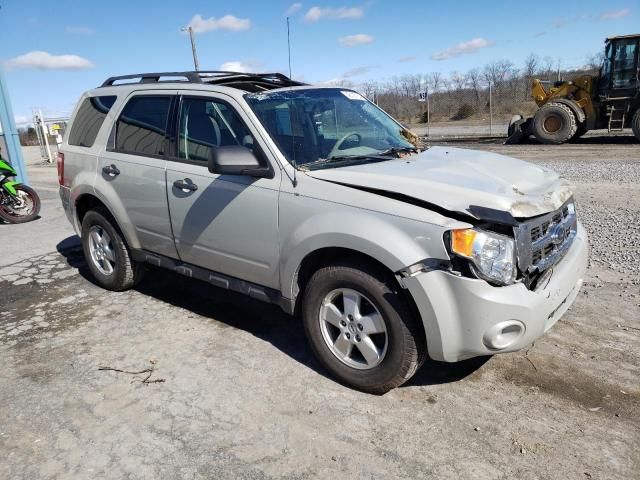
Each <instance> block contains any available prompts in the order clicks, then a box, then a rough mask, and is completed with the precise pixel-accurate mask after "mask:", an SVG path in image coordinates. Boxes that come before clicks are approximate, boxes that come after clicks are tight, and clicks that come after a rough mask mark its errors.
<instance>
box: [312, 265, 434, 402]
mask: <svg viewBox="0 0 640 480" xmlns="http://www.w3.org/2000/svg"><path fill="white" fill-rule="evenodd" d="M334 292H341V293H338V294H337V296H336V297H333V298H337V300H332V301H329V302H328V301H327V299H328V298H332V296H333V295H336V294H335V293H334ZM345 292H348V293H345ZM353 292H355V293H353ZM355 294H359V295H361V302H360V304H359V305H360V308H359V311H360V312H361V314H362V317H359V316H358V315H356V318H355V320H352V323H348V322H349V319H348V318H347V311H349V309H348V308H347V307H346V305H347V303H346V299H345V296H352V295H355ZM340 296H342V300H340ZM333 301H335V302H336V304H338V305H339V304H340V302H341V301H342V304H343V308H342V310H343V311H342V315H343V316H342V317H341V318H342V319H343V320H341V323H342V322H343V321H344V323H345V324H346V325H345V326H344V327H343V328H344V330H340V329H339V327H335V326H330V328H331V330H332V331H333V332H334V333H337V336H336V337H335V338H336V339H338V338H340V340H341V341H343V342H344V341H346V340H344V338H343V337H347V336H349V335H348V333H349V331H351V333H352V336H351V338H352V339H354V340H353V341H352V350H351V352H352V353H351V356H352V357H353V359H350V360H344V359H341V358H339V356H338V354H336V353H334V351H332V348H335V345H337V343H333V342H332V341H331V340H325V338H327V335H328V333H330V332H328V331H327V330H328V328H326V327H323V324H326V325H327V326H328V325H329V322H325V321H324V320H323V317H322V316H321V314H322V313H323V312H324V311H325V309H326V308H327V307H326V305H333V306H335V304H333ZM337 309H338V311H340V308H339V307H337ZM373 310H375V311H377V313H379V316H376V315H375V312H374V311H373ZM415 310H416V309H415V307H414V306H413V305H412V303H410V302H409V300H408V299H407V298H406V297H405V296H404V293H403V292H402V291H401V289H400V287H399V286H398V285H397V283H396V281H395V279H394V278H393V276H391V275H390V274H388V273H387V272H385V271H383V270H382V269H380V268H375V267H372V266H371V265H369V264H367V263H353V262H347V261H345V262H341V263H337V264H335V265H332V266H327V267H324V268H321V269H320V270H318V271H317V272H316V273H315V274H314V275H313V276H312V277H311V279H310V280H309V283H308V284H307V287H306V289H305V292H304V297H303V302H302V317H303V323H304V329H305V332H306V335H307V338H308V340H309V343H310V344H311V348H312V350H313V352H314V353H315V355H316V357H317V358H318V360H319V361H320V363H321V364H322V365H323V366H324V367H325V368H326V369H327V370H328V371H329V372H330V373H331V374H332V375H333V376H334V377H335V378H336V379H338V381H340V382H342V383H344V384H346V385H349V386H351V387H353V388H356V389H358V390H361V391H364V392H368V393H373V394H383V393H386V392H387V391H389V390H391V389H393V388H395V387H397V386H399V385H402V384H403V383H404V382H406V381H407V380H409V379H410V378H411V377H412V376H413V375H414V373H415V372H416V371H417V370H418V368H419V367H420V366H421V365H422V363H424V360H425V359H426V356H427V347H426V340H425V336H424V330H423V327H422V325H421V323H420V322H419V316H418V314H417V312H416V311H415ZM376 317H377V318H378V319H382V321H383V322H384V328H385V329H386V332H385V333H384V335H385V337H383V336H382V334H380V333H377V334H373V333H372V334H371V335H370V336H367V335H366V333H367V330H368V329H369V327H366V328H365V330H364V331H361V330H362V327H361V325H358V322H359V321H360V320H361V319H362V320H363V323H365V320H366V319H373V318H376ZM365 324H366V323H365ZM380 325H382V324H380ZM351 327H354V328H353V329H352V330H349V329H350V328H351ZM360 333H362V337H360V336H359V334H360ZM374 337H375V342H377V343H376V345H377V346H378V347H379V348H378V351H379V352H380V353H381V355H380V357H381V360H379V363H378V364H377V365H374V362H372V363H371V365H374V366H368V365H364V364H363V362H362V360H364V362H365V363H368V361H367V360H366V359H365V356H364V355H363V354H362V353H361V352H364V351H369V353H370V349H368V348H367V349H362V348H364V346H365V345H370V344H371V343H372V342H374V340H372V339H373V338H374ZM331 338H332V337H331ZM358 338H361V340H362V342H361V343H356V342H359V341H360V340H357V339H358ZM383 338H385V339H386V341H384V342H383ZM383 343H384V344H385V347H384V348H383V347H382V345H383ZM331 344H333V345H334V347H331V346H330V345H331ZM358 357H361V358H358ZM346 361H349V362H351V363H353V364H347V363H345V362H346ZM354 365H357V366H354Z"/></svg>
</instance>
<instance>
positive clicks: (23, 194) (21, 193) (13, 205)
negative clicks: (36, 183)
mask: <svg viewBox="0 0 640 480" xmlns="http://www.w3.org/2000/svg"><path fill="white" fill-rule="evenodd" d="M14 188H15V189H16V196H15V197H9V196H8V195H6V196H5V198H6V199H7V202H6V203H1V204H0V218H2V220H4V221H5V222H8V223H25V222H30V221H31V220H33V219H35V218H37V217H38V214H39V213H40V197H39V196H38V194H37V193H36V191H35V190H34V189H33V188H31V187H27V186H26V185H15V186H14Z"/></svg>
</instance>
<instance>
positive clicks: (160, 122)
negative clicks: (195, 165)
mask: <svg viewBox="0 0 640 480" xmlns="http://www.w3.org/2000/svg"><path fill="white" fill-rule="evenodd" d="M170 105H171V97H168V96H156V95H153V96H151V95H148V96H147V95H144V96H143V95H139V96H135V97H133V98H131V100H129V102H128V103H127V105H126V106H125V107H124V110H123V111H122V113H121V114H120V118H118V122H117V123H116V141H115V150H116V151H118V152H123V153H133V154H139V155H164V154H165V152H166V137H165V132H166V129H167V118H168V116H169V106H170Z"/></svg>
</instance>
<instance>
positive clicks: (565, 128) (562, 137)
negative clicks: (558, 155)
mask: <svg viewBox="0 0 640 480" xmlns="http://www.w3.org/2000/svg"><path fill="white" fill-rule="evenodd" d="M531 130H532V133H533V135H534V136H535V137H536V139H537V140H538V141H540V142H541V143H546V144H550V145H560V144H561V143H565V142H568V141H569V140H571V138H573V136H574V135H575V134H576V132H577V131H578V124H577V122H576V116H575V114H574V113H573V111H571V109H570V108H569V107H567V106H566V105H565V104H563V103H555V102H552V103H547V104H546V105H543V106H542V107H540V109H539V110H538V111H537V112H536V114H535V115H534V116H533V123H532V125H531Z"/></svg>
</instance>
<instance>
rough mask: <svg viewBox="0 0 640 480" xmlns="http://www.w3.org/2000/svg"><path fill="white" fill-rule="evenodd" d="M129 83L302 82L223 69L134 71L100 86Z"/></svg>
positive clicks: (274, 74)
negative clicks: (123, 81)
mask: <svg viewBox="0 0 640 480" xmlns="http://www.w3.org/2000/svg"><path fill="white" fill-rule="evenodd" d="M167 77H173V78H172V79H171V80H162V78H167ZM176 77H177V78H183V79H184V80H176V79H175V78H176ZM134 79H139V80H138V81H137V82H127V84H131V83H161V82H185V83H226V82H229V81H233V82H265V83H269V84H273V85H279V84H281V85H282V86H297V85H304V83H301V82H297V81H295V80H291V79H290V78H289V77H287V76H286V75H283V74H282V73H277V72H275V73H245V72H229V71H224V70H200V71H197V72H196V71H189V72H154V73H134V74H131V75H120V76H117V77H109V78H107V79H106V80H105V81H104V82H103V83H102V85H100V86H101V87H110V86H113V85H114V84H115V83H116V82H118V81H120V80H134Z"/></svg>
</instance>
